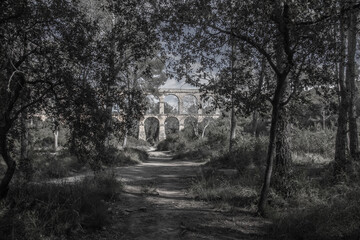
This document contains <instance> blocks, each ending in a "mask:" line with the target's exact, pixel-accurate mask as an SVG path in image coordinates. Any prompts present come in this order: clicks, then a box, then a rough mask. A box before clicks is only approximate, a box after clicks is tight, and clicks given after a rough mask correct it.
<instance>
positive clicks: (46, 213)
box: [0, 174, 122, 240]
mask: <svg viewBox="0 0 360 240" xmlns="http://www.w3.org/2000/svg"><path fill="white" fill-rule="evenodd" d="M121 188H122V186H121V184H120V183H119V182H118V181H117V180H116V179H115V177H114V175H111V174H109V175H99V176H96V177H95V178H93V177H92V178H86V179H84V180H83V181H81V182H77V183H73V184H66V183H60V184H36V185H35V184H33V185H18V186H13V187H12V188H11V191H10V192H9V196H8V198H7V200H6V201H3V202H1V206H0V236H1V237H2V238H1V239H29V240H36V239H43V238H44V237H48V238H50V239H53V238H54V236H60V235H65V236H69V235H71V234H72V233H75V232H78V231H81V230H82V229H88V230H92V229H93V230H95V229H100V228H102V227H103V226H105V225H107V224H109V223H110V215H109V213H108V211H107V206H106V202H104V200H106V201H108V200H111V199H114V197H115V196H117V194H118V193H119V191H120V190H121Z"/></svg>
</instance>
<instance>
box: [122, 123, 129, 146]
mask: <svg viewBox="0 0 360 240" xmlns="http://www.w3.org/2000/svg"><path fill="white" fill-rule="evenodd" d="M127 138H128V129H127V127H126V129H125V136H124V141H123V145H122V147H123V148H126V145H127Z"/></svg>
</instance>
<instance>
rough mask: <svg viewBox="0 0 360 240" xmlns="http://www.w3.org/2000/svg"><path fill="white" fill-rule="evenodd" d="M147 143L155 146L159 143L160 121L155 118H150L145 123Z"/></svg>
mask: <svg viewBox="0 0 360 240" xmlns="http://www.w3.org/2000/svg"><path fill="white" fill-rule="evenodd" d="M144 125H145V135H146V141H148V142H149V143H150V144H154V143H156V142H158V141H159V128H160V122H159V119H157V118H155V117H149V118H147V119H146V120H145V122H144Z"/></svg>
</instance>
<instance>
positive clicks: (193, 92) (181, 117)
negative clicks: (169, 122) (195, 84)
mask: <svg viewBox="0 0 360 240" xmlns="http://www.w3.org/2000/svg"><path fill="white" fill-rule="evenodd" d="M171 95H173V96H176V97H177V99H178V111H177V113H165V111H164V110H165V101H164V99H165V97H166V96H171ZM189 95H190V96H194V97H195V98H196V102H197V105H198V111H197V113H195V114H189V113H184V111H183V109H184V101H183V100H184V97H186V96H189ZM158 98H159V113H158V114H145V115H144V117H143V118H142V119H141V120H140V122H139V139H141V140H146V132H145V121H146V119H148V118H156V119H157V120H158V121H159V140H160V141H161V140H164V139H165V138H166V133H165V121H166V119H168V118H170V117H173V118H176V119H177V120H178V122H179V131H181V130H183V129H184V126H185V120H186V119H187V118H188V117H190V116H191V117H192V118H195V119H196V120H197V122H198V123H199V122H202V121H203V120H204V119H205V118H208V117H211V118H213V119H216V118H218V117H219V116H220V111H219V109H216V110H215V113H212V114H206V113H205V112H204V111H203V109H202V104H200V105H199V103H201V98H200V92H199V90H198V89H159V96H158Z"/></svg>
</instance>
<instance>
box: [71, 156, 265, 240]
mask: <svg viewBox="0 0 360 240" xmlns="http://www.w3.org/2000/svg"><path fill="white" fill-rule="evenodd" d="M200 165H201V163H198V162H193V161H174V160H172V159H171V156H170V155H169V154H168V153H165V152H150V158H149V160H148V161H147V162H145V163H142V164H140V165H137V166H130V167H119V168H116V169H115V174H116V176H117V178H118V179H120V180H121V181H122V182H123V183H124V185H125V186H124V191H123V193H122V194H121V196H120V198H119V200H117V201H115V202H113V203H111V204H110V205H109V209H108V211H111V212H112V215H113V221H112V224H110V225H109V226H108V227H106V228H104V229H103V230H101V231H97V232H92V233H90V232H88V233H85V234H82V236H77V237H76V239H156V240H158V239H167V240H168V239H214V240H215V239H268V237H267V236H266V233H267V229H268V227H269V225H270V222H269V221H267V220H266V219H263V218H260V217H256V216H255V214H254V213H253V212H249V211H246V210H243V209H230V210H224V209H222V208H219V207H216V206H215V205H212V204H211V203H207V202H203V201H197V200H194V199H193V198H192V197H191V196H190V195H189V194H188V189H189V187H190V185H191V183H192V181H194V178H196V176H197V174H198V172H199V166H200Z"/></svg>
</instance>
